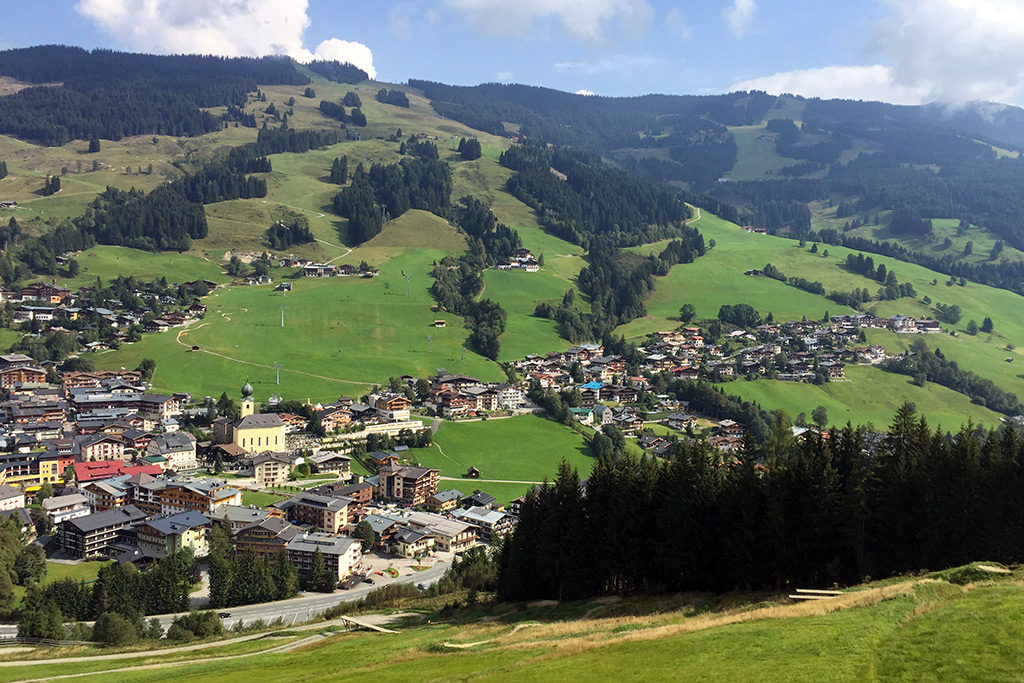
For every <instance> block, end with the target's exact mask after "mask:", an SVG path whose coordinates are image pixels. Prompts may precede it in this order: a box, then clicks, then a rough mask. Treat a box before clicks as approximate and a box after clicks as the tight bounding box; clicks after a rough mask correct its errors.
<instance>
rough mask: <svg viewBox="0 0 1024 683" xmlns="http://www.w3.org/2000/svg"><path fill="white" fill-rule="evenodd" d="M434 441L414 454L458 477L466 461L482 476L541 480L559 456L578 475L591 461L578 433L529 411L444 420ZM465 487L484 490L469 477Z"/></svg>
mask: <svg viewBox="0 0 1024 683" xmlns="http://www.w3.org/2000/svg"><path fill="white" fill-rule="evenodd" d="M434 443H435V444H436V446H433V447H431V448H429V449H427V450H421V451H416V458H417V459H418V460H420V461H421V462H423V463H424V464H425V465H428V466H430V467H439V468H441V470H442V472H443V473H444V474H445V475H447V476H459V475H461V474H462V473H464V472H465V471H466V470H467V469H468V468H469V467H471V466H472V467H476V468H477V469H479V470H480V473H481V475H480V476H481V478H483V479H514V480H522V481H542V480H543V479H544V478H545V477H548V478H550V477H552V476H553V475H554V472H555V469H556V468H557V467H558V464H559V462H561V460H562V458H563V457H564V458H565V459H566V460H568V461H569V463H570V464H572V465H575V466H576V467H577V468H578V469H579V472H580V477H581V478H583V477H586V476H588V475H589V474H590V467H591V463H592V457H591V455H590V449H589V448H588V447H587V446H586V444H584V442H583V437H581V436H580V435H579V434H577V433H576V432H574V431H572V430H571V429H569V428H568V427H565V426H564V425H560V424H558V423H557V422H552V421H551V420H547V419H545V418H542V417H536V416H533V415H526V416H523V417H514V418H509V419H507V420H487V421H483V422H459V423H452V422H444V423H442V424H441V428H440V429H439V430H438V432H437V434H436V435H435V436H434ZM442 451H443V453H442ZM465 486H473V487H474V488H475V487H477V486H479V487H480V488H483V489H485V490H488V485H487V484H486V483H481V484H474V483H473V482H472V480H466V483H465ZM455 488H458V489H459V490H462V491H463V493H466V491H465V490H463V489H462V486H461V485H458V484H456V485H455ZM470 490H472V489H470ZM492 493H494V492H492ZM494 495H497V494H496V493H495V494H494ZM513 497H514V496H513Z"/></svg>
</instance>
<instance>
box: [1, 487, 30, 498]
mask: <svg viewBox="0 0 1024 683" xmlns="http://www.w3.org/2000/svg"><path fill="white" fill-rule="evenodd" d="M24 495H25V492H24V491H23V490H22V489H19V488H16V487H14V486H7V485H4V486H0V500H8V499H10V498H18V497H20V496H24Z"/></svg>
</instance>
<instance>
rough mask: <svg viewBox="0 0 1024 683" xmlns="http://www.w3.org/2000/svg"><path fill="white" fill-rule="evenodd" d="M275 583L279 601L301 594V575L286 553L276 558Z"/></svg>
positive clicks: (276, 596) (274, 568) (282, 552)
mask: <svg viewBox="0 0 1024 683" xmlns="http://www.w3.org/2000/svg"><path fill="white" fill-rule="evenodd" d="M273 581H274V589H275V592H276V594H275V596H274V597H275V599H277V600H284V599H285V598H290V597H292V596H293V595H295V594H296V593H298V592H299V573H298V571H296V569H295V565H294V564H292V562H291V560H289V559H288V555H287V554H285V552H284V551H279V552H278V553H277V554H276V555H275V556H274V564H273Z"/></svg>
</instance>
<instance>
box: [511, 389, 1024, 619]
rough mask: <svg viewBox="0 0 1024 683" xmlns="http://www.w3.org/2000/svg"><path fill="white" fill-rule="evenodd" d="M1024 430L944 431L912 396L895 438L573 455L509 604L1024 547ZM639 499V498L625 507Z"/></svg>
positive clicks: (867, 435) (544, 491)
mask: <svg viewBox="0 0 1024 683" xmlns="http://www.w3.org/2000/svg"><path fill="white" fill-rule="evenodd" d="M1021 482H1024V439H1022V438H1021V436H1020V435H1019V434H1018V433H1017V432H1016V431H1015V430H1014V429H1012V428H1009V427H1007V428H1003V429H1002V430H1001V431H999V432H979V430H976V429H975V428H974V427H972V426H970V425H968V426H965V427H963V428H962V429H961V430H960V431H958V432H957V433H955V434H949V433H945V432H942V431H941V430H933V429H931V428H930V427H929V426H928V424H927V422H926V420H925V419H924V418H923V417H918V416H916V415H915V414H914V412H913V409H912V407H910V406H907V405H904V406H903V407H901V408H900V409H899V410H898V411H897V412H896V414H895V416H894V418H893V421H892V424H891V425H890V427H889V429H888V431H887V432H886V433H878V432H875V431H874V430H873V429H871V428H870V427H859V428H855V427H852V426H849V425H847V426H846V427H844V428H840V429H833V430H832V431H831V433H830V438H828V439H825V438H822V437H820V436H818V435H816V434H811V435H810V436H807V437H804V438H802V439H800V440H796V439H794V437H793V436H792V433H791V431H790V424H789V422H788V420H782V419H777V420H776V421H775V423H774V424H773V427H772V430H771V435H770V437H769V438H768V440H767V441H766V442H765V443H764V444H762V445H761V446H754V445H753V443H752V442H748V443H747V445H746V446H745V447H744V448H743V450H742V451H740V452H739V453H737V454H735V457H732V456H723V455H722V454H721V453H719V452H717V451H715V450H714V449H713V448H711V447H709V446H708V445H707V444H705V443H703V442H700V441H698V442H679V443H676V444H674V445H673V447H672V449H671V451H670V457H669V459H668V460H667V461H655V460H652V459H647V458H645V459H635V458H631V457H623V458H619V459H618V460H617V461H612V460H611V459H602V460H599V461H597V462H596V463H595V465H594V469H593V471H592V472H591V474H590V476H589V478H588V479H587V482H586V486H585V488H583V487H581V482H580V480H579V475H578V474H577V473H576V471H575V470H574V469H573V468H571V467H569V466H568V465H566V464H564V463H563V465H562V466H561V467H560V468H559V470H558V473H557V475H556V477H555V480H554V483H553V484H552V485H549V486H542V487H537V488H535V489H534V490H533V491H532V492H531V493H529V494H528V495H527V499H526V502H525V503H524V505H523V506H522V509H521V513H520V518H519V524H518V526H517V527H516V529H515V531H514V532H513V533H512V535H511V537H510V538H508V539H507V541H506V543H505V544H504V546H503V548H502V551H501V555H500V558H499V578H498V592H499V596H500V597H501V599H504V600H533V599H540V598H550V599H558V600H575V599H584V598H590V597H594V596H598V595H606V594H630V593H653V592H661V591H716V592H725V591H732V590H766V589H783V588H789V589H791V588H792V587H798V586H826V585H832V584H840V585H850V584H856V583H859V582H862V581H864V580H867V578H868V577H872V578H883V577H887V576H891V575H894V574H898V573H903V572H909V571H917V570H921V569H942V568H945V567H950V566H956V565H960V564H965V563H967V562H970V561H974V560H977V559H978V558H980V557H984V558H990V559H992V560H994V561H999V562H1004V563H1016V562H1019V561H1021V558H1022V557H1024V532H1022V529H1024V526H1022V523H1021V522H1022V514H1024V513H1022V512H1021V510H1022V509H1024V508H1022V506H1021V503H1022V502H1024V486H1022V483H1021ZM624 501H626V502H624Z"/></svg>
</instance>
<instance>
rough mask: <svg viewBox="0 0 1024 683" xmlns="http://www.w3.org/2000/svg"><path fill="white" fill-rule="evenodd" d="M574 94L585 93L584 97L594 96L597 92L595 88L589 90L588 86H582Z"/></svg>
mask: <svg viewBox="0 0 1024 683" xmlns="http://www.w3.org/2000/svg"><path fill="white" fill-rule="evenodd" d="M574 94H576V95H583V96H584V97H593V96H594V95H596V94H597V93H595V92H594V91H593V90H587V89H586V88H580V89H579V90H577V91H576V92H575V93H574Z"/></svg>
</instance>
